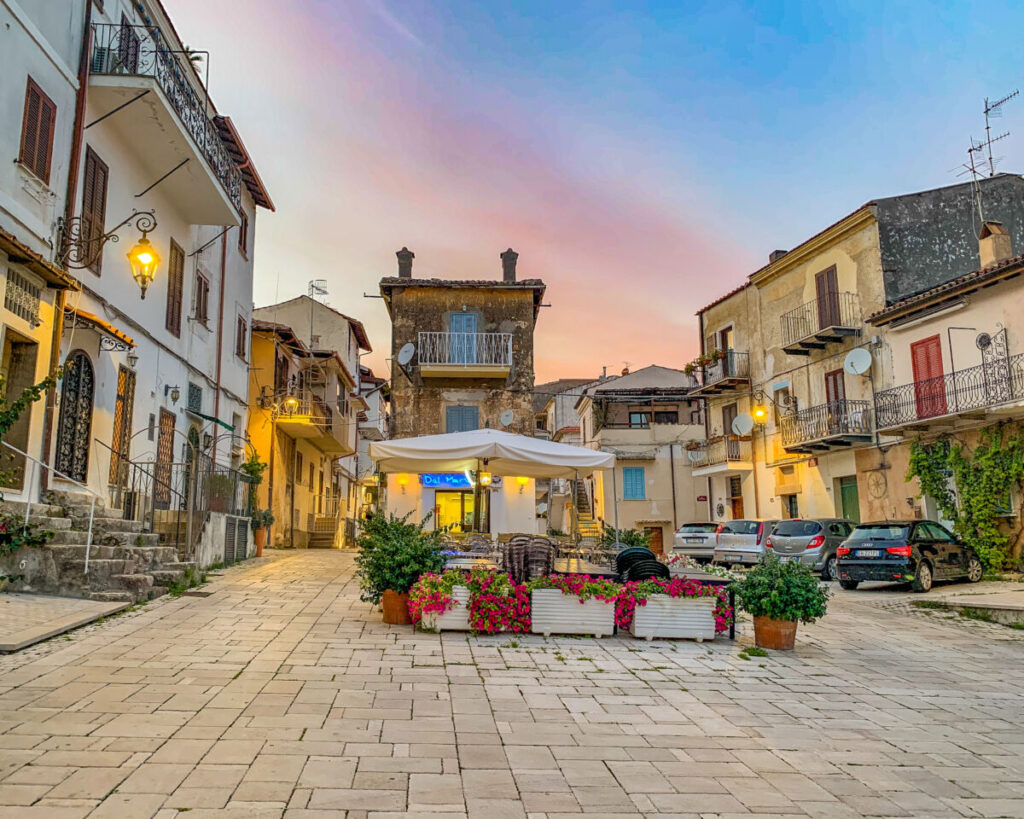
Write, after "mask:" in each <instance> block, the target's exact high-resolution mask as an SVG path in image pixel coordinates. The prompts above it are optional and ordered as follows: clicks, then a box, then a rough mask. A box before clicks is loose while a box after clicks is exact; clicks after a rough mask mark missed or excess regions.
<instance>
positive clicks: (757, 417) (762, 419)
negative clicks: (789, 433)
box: [750, 404, 768, 424]
mask: <svg viewBox="0 0 1024 819" xmlns="http://www.w3.org/2000/svg"><path fill="white" fill-rule="evenodd" d="M750 414H751V415H752V416H754V423H755V424H767V423H768V407H766V406H765V405H764V404H757V405H756V406H755V407H754V409H753V410H751V413H750Z"/></svg>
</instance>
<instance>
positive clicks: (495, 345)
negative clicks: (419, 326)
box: [417, 333, 512, 367]
mask: <svg viewBox="0 0 1024 819" xmlns="http://www.w3.org/2000/svg"><path fill="white" fill-rule="evenodd" d="M417 357H418V359H419V363H420V366H421V367H439V366H440V367H511V366H512V334H511V333H420V334H419V345H418V346H417Z"/></svg>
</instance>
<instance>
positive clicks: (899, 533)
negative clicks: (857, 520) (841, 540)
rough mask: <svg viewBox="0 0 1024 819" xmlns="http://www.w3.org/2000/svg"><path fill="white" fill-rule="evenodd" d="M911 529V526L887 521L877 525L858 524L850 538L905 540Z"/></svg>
mask: <svg viewBox="0 0 1024 819" xmlns="http://www.w3.org/2000/svg"><path fill="white" fill-rule="evenodd" d="M909 531H910V527H909V526H899V525H893V524H886V523H882V524H878V525H877V526H858V527H857V528H856V529H854V530H853V534H852V535H850V537H849V538H848V540H904V539H905V538H906V537H907V534H908V533H909Z"/></svg>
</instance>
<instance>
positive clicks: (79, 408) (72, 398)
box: [56, 350, 96, 483]
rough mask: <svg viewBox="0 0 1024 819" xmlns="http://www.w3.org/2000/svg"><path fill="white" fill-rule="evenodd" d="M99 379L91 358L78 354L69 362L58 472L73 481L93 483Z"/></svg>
mask: <svg viewBox="0 0 1024 819" xmlns="http://www.w3.org/2000/svg"><path fill="white" fill-rule="evenodd" d="M95 386H96V376H95V373H94V372H93V368H92V362H91V361H90V360H89V356H87V355H86V354H85V352H84V351H82V350H75V351H74V352H73V353H71V355H69V356H68V358H67V361H66V362H65V370H64V381H63V382H62V384H61V389H60V421H59V422H58V424H57V464H56V466H57V471H58V472H63V473H64V474H65V475H67V476H68V477H69V478H71V479H72V480H75V481H78V482H79V483H85V482H86V481H88V479H89V444H90V443H91V439H92V406H93V390H94V389H95Z"/></svg>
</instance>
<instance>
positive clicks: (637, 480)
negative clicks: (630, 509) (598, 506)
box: [622, 466, 646, 500]
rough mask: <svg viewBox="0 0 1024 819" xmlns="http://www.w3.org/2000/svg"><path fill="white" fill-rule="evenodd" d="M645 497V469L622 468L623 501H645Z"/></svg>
mask: <svg viewBox="0 0 1024 819" xmlns="http://www.w3.org/2000/svg"><path fill="white" fill-rule="evenodd" d="M645 496H646V486H645V481H644V468H643V467H642V466H624V467H623V468H622V498H623V500H643V499H644V497H645Z"/></svg>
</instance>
